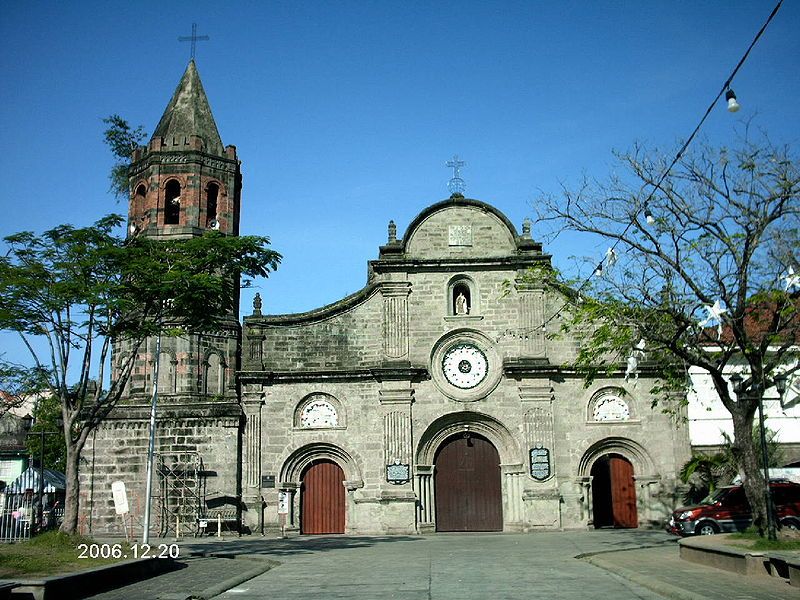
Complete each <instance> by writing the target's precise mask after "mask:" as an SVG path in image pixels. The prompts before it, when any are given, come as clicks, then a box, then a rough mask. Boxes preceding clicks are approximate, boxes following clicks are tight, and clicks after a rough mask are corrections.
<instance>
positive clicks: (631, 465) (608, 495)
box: [578, 437, 654, 527]
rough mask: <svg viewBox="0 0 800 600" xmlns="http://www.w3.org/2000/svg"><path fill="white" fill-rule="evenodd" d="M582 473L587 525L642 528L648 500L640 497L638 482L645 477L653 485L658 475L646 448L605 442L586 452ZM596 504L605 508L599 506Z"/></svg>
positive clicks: (622, 440)
mask: <svg viewBox="0 0 800 600" xmlns="http://www.w3.org/2000/svg"><path fill="white" fill-rule="evenodd" d="M578 470H579V475H580V476H581V478H582V479H583V481H584V486H585V491H584V494H583V502H584V509H585V510H584V514H586V515H588V523H587V524H589V525H594V526H596V527H603V526H615V527H638V522H639V517H640V515H641V513H642V512H646V511H642V510H640V508H642V503H643V501H644V500H646V498H643V497H642V495H641V494H639V493H637V487H638V485H637V480H638V479H640V478H642V476H643V475H644V478H645V479H647V480H648V481H649V480H650V479H652V475H650V474H652V473H653V472H654V466H653V461H652V459H651V458H650V455H649V454H648V453H647V451H646V450H645V449H644V447H642V446H641V445H640V444H639V443H638V442H635V441H633V440H631V439H628V438H622V437H609V438H604V439H602V440H600V441H598V442H595V443H594V444H592V445H591V446H590V447H589V448H588V449H587V450H586V452H584V454H583V456H582V457H581V460H580V463H579V465H578ZM595 478H596V479H595ZM595 486H596V487H597V489H595ZM615 496H616V501H615V499H614V497H615ZM595 500H599V501H600V502H601V503H602V504H600V505H598V506H595V504H594V503H595ZM596 519H597V520H596Z"/></svg>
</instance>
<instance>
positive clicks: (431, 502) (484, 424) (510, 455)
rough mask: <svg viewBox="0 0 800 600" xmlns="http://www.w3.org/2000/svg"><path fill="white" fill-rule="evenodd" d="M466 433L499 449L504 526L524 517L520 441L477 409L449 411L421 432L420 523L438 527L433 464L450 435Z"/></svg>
mask: <svg viewBox="0 0 800 600" xmlns="http://www.w3.org/2000/svg"><path fill="white" fill-rule="evenodd" d="M465 433H469V434H470V435H474V436H476V437H479V438H483V439H485V440H486V441H488V442H489V443H490V444H491V446H492V447H493V448H494V449H495V450H496V452H497V455H498V457H499V461H500V463H499V464H500V474H501V475H500V477H501V481H500V488H501V507H502V508H501V511H502V513H501V514H502V520H503V524H504V527H505V525H507V524H508V523H512V522H514V523H516V522H520V521H521V520H522V513H523V506H522V483H523V478H524V475H525V465H524V463H523V458H524V457H523V455H522V452H521V450H520V446H519V442H518V441H517V440H516V439H515V438H514V436H513V435H512V434H511V432H510V431H509V430H508V428H507V427H506V426H505V425H503V424H502V423H501V422H500V421H498V420H497V419H495V418H494V417H491V416H489V415H486V414H483V413H479V412H475V411H458V412H453V413H448V414H446V415H443V416H441V417H439V418H437V419H435V420H434V421H433V422H432V423H431V424H430V425H429V426H428V427H427V429H426V430H425V432H424V433H423V434H422V435H421V436H420V441H419V443H418V445H417V449H416V453H415V465H416V466H415V490H416V493H417V496H418V500H419V502H418V505H417V527H418V529H419V530H420V531H433V530H435V528H436V510H435V508H436V496H435V489H434V487H435V486H434V464H435V461H436V458H437V453H438V451H439V449H440V448H442V447H443V446H444V445H445V443H446V442H447V441H448V440H449V439H450V438H456V437H461V438H462V439H465V438H463V436H464V434H465Z"/></svg>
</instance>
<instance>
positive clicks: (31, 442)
mask: <svg viewBox="0 0 800 600" xmlns="http://www.w3.org/2000/svg"><path fill="white" fill-rule="evenodd" d="M32 416H33V418H34V423H33V426H32V427H31V430H30V433H38V432H40V431H44V432H47V433H48V434H50V435H45V436H44V468H45V469H53V470H55V471H59V472H61V473H63V472H64V471H65V468H66V459H67V445H66V442H65V440H64V435H63V433H62V432H63V426H62V425H61V424H60V423H59V419H60V418H61V402H59V400H58V398H56V397H55V396H52V395H49V394H47V395H44V396H42V397H41V398H40V400H39V402H38V403H37V404H36V407H35V408H34V410H33V415H32ZM27 446H28V452H30V454H31V456H33V457H34V459H35V460H36V462H37V464H38V462H39V457H40V456H41V450H42V436H41V435H29V436H27Z"/></svg>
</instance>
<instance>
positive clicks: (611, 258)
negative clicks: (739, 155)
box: [541, 0, 783, 331]
mask: <svg viewBox="0 0 800 600" xmlns="http://www.w3.org/2000/svg"><path fill="white" fill-rule="evenodd" d="M782 4H783V0H778V3H777V4H776V5H775V8H773V9H772V12H771V13H770V15H769V17H767V20H766V21H765V22H764V24H763V25H762V26H761V29H759V30H758V33H756V35H755V37H754V38H753V41H752V42H750V45H749V46H748V47H747V50H746V51H745V52H744V54H743V55H742V57H741V58H740V59H739V62H738V63H736V66H735V67H734V68H733V71H731V73H730V75H728V77H727V79H725V82H724V83H723V84H722V88H721V89H720V91H719V92H718V93H717V95H716V96H714V99H713V100H712V101H711V103H710V104H709V105H708V108H707V109H706V111H705V113H703V116H702V118H701V119H700V121H699V122H698V123H697V126H696V127H695V128H694V130H693V131H692V133H691V134H690V135H689V137H688V138H686V141H685V142H684V143H683V145H682V146H681V147H680V149H679V150H678V152H677V153H676V154H675V157H674V158H673V159H672V162H670V164H669V166H668V167H667V168H666V169H665V170H664V172H663V173H662V174H661V176H660V177H659V179H658V181H657V182H656V184H655V185H654V186H653V189H652V190H651V191H650V193H649V194H648V195H647V198H645V200H644V202H643V204H642V207H643V214H644V217H645V220H646V222H647V223H648V224H650V225H652V224H653V223H655V218H654V216H653V214H652V213H651V212H650V208H649V202H650V200H651V199H652V198H653V196H654V194H655V193H656V191H657V190H658V189H660V187H661V184H662V183H664V180H665V179H666V178H667V176H668V175H669V174H670V173H671V172H672V169H673V168H674V167H675V165H676V164H677V163H678V161H679V160H680V159H681V158H682V157H683V154H684V152H686V149H687V148H688V147H689V144H691V143H692V141H693V140H694V138H695V137H696V136H697V133H698V132H699V131H700V128H701V127H702V126H703V123H705V121H706V119H707V118H708V116H709V115H710V114H711V111H712V110H713V109H714V106H715V105H716V104H717V102H718V101H719V99H720V98H721V97H722V96H723V95H724V96H725V99H726V100H727V102H728V111H730V112H736V111H738V110H739V108H740V107H739V104H738V102H737V98H736V94H734V93H733V90H732V89H731V82H732V81H733V78H734V77H735V76H736V74H737V73H738V72H739V69H740V68H741V67H742V65H743V64H744V63H745V61H746V60H747V57H748V56H749V55H750V51H751V50H752V49H753V47H754V46H755V45H756V43H757V42H758V40H759V39H760V38H761V36H762V34H763V33H764V31H766V29H767V27H768V26H769V24H770V22H771V21H772V19H773V18H774V17H775V15H776V14H777V12H778V10H779V9H780V7H781V5H782ZM635 223H636V216H635V215H634V217H633V218H632V219H631V221H630V223H628V225H627V226H626V227H625V229H624V230H623V231H622V233H621V234H620V235H618V236H617V238H616V240H615V241H614V243H613V244H612V246H611V247H610V248H609V249H608V250H607V251H606V254H605V255H604V256H603V258H601V259H600V262H599V263H598V264H597V267H595V269H594V271H593V272H592V274H591V275H589V276H588V277H587V278H586V279H585V280H584V281H583V283H581V285H580V286H579V287H578V288H577V290H576V297H580V293H581V292H582V291H583V290H584V288H585V287H586V286H587V285H589V282H590V281H591V279H592V277H593V276H595V275H597V276H599V275H601V274H602V273H603V266H604V265H609V266H610V265H611V264H613V263H614V262H616V260H617V253H616V248H617V246H618V245H619V244H620V242H621V241H622V238H624V237H625V235H626V234H627V233H628V231H630V229H631V227H633V226H634V224H635ZM568 304H569V300H566V301H565V302H564V304H562V305H561V307H560V308H559V309H558V310H557V311H556V312H555V313H553V314H552V315H551V316H550V317H549V318H548V319H546V320H545V321H544V322H543V323H542V325H541V329H542V330H545V331H546V330H547V326H548V325H549V324H550V323H551V322H553V321H554V320H555V319H557V318H558V317H559V316H560V315H561V314H562V313H563V312H564V309H565V308H566V307H567V305H568Z"/></svg>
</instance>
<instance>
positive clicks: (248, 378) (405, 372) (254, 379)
mask: <svg viewBox="0 0 800 600" xmlns="http://www.w3.org/2000/svg"><path fill="white" fill-rule="evenodd" d="M237 376H238V378H239V382H240V383H241V384H242V385H246V384H250V383H261V384H263V385H276V384H279V383H296V382H316V381H409V380H410V381H421V380H423V379H427V378H428V370H427V369H425V368H420V367H410V366H405V367H373V368H365V369H340V370H325V371H239V372H237Z"/></svg>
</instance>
